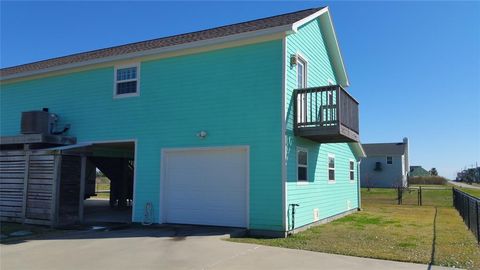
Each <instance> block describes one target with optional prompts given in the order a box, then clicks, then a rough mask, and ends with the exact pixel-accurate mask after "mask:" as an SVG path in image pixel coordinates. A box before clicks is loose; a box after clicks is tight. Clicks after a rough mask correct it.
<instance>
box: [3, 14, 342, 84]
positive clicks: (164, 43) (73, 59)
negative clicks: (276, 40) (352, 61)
mask: <svg viewBox="0 0 480 270" xmlns="http://www.w3.org/2000/svg"><path fill="white" fill-rule="evenodd" d="M326 12H327V13H328V8H327V7H322V8H312V9H306V10H301V11H297V12H292V13H287V14H283V15H277V16H272V17H267V18H262V19H257V20H252V21H247V22H242V23H236V24H231V25H226V26H221V27H217V28H212V29H208V30H202V31H197V32H191V33H187V34H180V35H174V36H169V37H163V38H157V39H152V40H147V41H141V42H136V43H130V44H126V45H121V46H115V47H110V48H105V49H99V50H94V51H89V52H83V53H77V54H72V55H68V56H63V57H58V58H52V59H48V60H43V61H38V62H33V63H29V64H24V65H19V66H14V67H8V68H3V69H1V70H0V76H1V78H2V79H4V80H6V79H12V78H17V77H24V76H30V75H36V74H39V73H45V72H50V71H56V70H60V69H66V68H72V67H77V66H80V65H81V64H83V65H87V64H91V63H97V62H98V61H97V62H95V60H98V59H106V60H109V59H110V61H114V60H115V59H117V58H115V57H118V56H125V55H127V56H128V55H130V56H131V57H132V58H133V57H135V56H138V55H139V54H138V53H142V52H147V51H152V54H153V53H154V52H157V53H158V49H161V48H166V47H175V46H176V47H179V46H178V45H184V44H188V43H195V42H202V41H210V40H218V39H222V38H225V37H231V36H241V37H243V38H245V37H247V36H248V37H251V36H252V35H246V34H253V33H257V34H258V35H266V34H271V33H276V32H278V33H279V32H288V31H293V32H295V31H297V29H298V27H300V26H301V25H302V24H304V23H306V22H308V21H310V20H312V19H315V18H316V17H318V16H320V15H322V14H324V13H326ZM322 20H326V21H327V22H330V24H331V18H330V15H328V14H327V17H326V19H325V18H324V19H322ZM329 27H330V28H331V29H330V28H329V29H328V31H327V32H329V33H327V34H328V35H330V36H331V37H332V38H331V40H334V41H333V43H335V44H336V45H335V46H336V48H333V49H332V50H331V51H332V53H334V55H335V58H340V59H337V60H335V61H336V63H335V65H336V67H335V68H336V69H340V70H342V71H343V73H342V72H340V73H342V75H339V76H345V77H343V78H344V80H343V81H344V83H345V84H346V85H348V79H347V77H346V72H345V70H344V66H343V60H342V59H341V56H340V51H339V48H338V44H337V41H336V36H335V33H334V30H333V24H332V25H331V26H329ZM242 34H245V37H244V35H242ZM330 46H334V45H331V44H330ZM180 47H181V46H180ZM155 50H157V51H155Z"/></svg>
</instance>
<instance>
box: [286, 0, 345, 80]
mask: <svg viewBox="0 0 480 270" xmlns="http://www.w3.org/2000/svg"><path fill="white" fill-rule="evenodd" d="M322 15H323V16H322ZM317 18H320V19H321V20H322V21H321V24H320V25H321V27H322V32H323V33H324V34H325V36H326V42H325V44H326V46H327V50H328V51H329V53H330V55H331V61H332V65H333V69H334V71H335V74H336V75H337V77H338V78H337V80H338V83H339V84H340V85H341V86H343V87H348V86H350V81H349V79H348V74H347V70H346V68H345V64H344V62H343V57H342V53H341V50H340V45H339V43H338V40H337V34H336V32H335V27H334V25H333V21H332V17H331V16H330V11H329V9H328V7H324V8H323V9H321V10H319V11H317V12H315V13H313V14H312V15H310V16H307V17H305V18H303V19H301V20H299V21H297V22H295V23H293V25H292V31H293V32H294V33H296V32H297V31H298V29H299V28H300V27H301V26H302V25H304V24H306V23H308V22H310V21H312V20H315V19H317Z"/></svg>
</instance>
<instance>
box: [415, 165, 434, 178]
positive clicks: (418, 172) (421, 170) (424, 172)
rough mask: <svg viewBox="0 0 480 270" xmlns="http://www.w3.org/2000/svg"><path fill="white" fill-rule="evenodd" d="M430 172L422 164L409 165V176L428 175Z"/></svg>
mask: <svg viewBox="0 0 480 270" xmlns="http://www.w3.org/2000/svg"><path fill="white" fill-rule="evenodd" d="M429 175H430V172H428V171H427V170H425V169H424V168H423V167H422V166H410V176H429Z"/></svg>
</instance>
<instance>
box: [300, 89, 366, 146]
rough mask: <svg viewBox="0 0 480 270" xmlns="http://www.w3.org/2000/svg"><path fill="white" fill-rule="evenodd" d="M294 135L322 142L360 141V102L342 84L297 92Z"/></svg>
mask: <svg viewBox="0 0 480 270" xmlns="http://www.w3.org/2000/svg"><path fill="white" fill-rule="evenodd" d="M293 98H294V133H295V135H296V136H300V137H304V138H307V139H310V140H313V141H316V142H320V143H335V142H358V141H359V140H360V138H359V123H358V102H357V101H356V100H355V99H354V98H353V97H352V96H351V95H350V94H349V93H348V92H347V91H345V89H343V88H342V87H341V86H339V85H331V86H322V87H311V88H304V89H296V90H294V92H293Z"/></svg>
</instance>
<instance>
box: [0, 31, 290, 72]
mask: <svg viewBox="0 0 480 270" xmlns="http://www.w3.org/2000/svg"><path fill="white" fill-rule="evenodd" d="M291 30H292V25H290V24H288V25H282V26H277V27H272V28H267V29H262V30H257V31H251V32H245V33H240V34H235V35H229V36H225V37H219V38H213V39H207V40H200V41H194V42H189V43H185V44H179V45H174V46H168V47H162V48H157V49H152V50H145V51H140V52H133V53H129V54H122V55H114V56H109V57H102V58H97V59H92V60H87V61H83V62H77V63H72V64H65V65H59V66H54V67H51V68H45V69H40V70H34V71H27V72H22V73H16V74H12V75H8V76H4V77H1V78H0V81H4V80H10V79H17V78H21V77H28V76H34V75H40V74H44V73H48V72H54V71H60V70H67V69H72V68H79V67H83V66H88V65H95V64H102V63H107V62H114V61H120V60H129V59H133V58H137V57H144V56H151V55H156V54H162V53H168V52H174V51H180V50H187V49H194V48H199V47H207V46H213V45H218V44H222V43H227V42H235V41H240V40H244V39H251V38H256V37H260V36H267V35H273V34H278V33H282V32H284V33H287V32H290V31H291Z"/></svg>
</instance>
